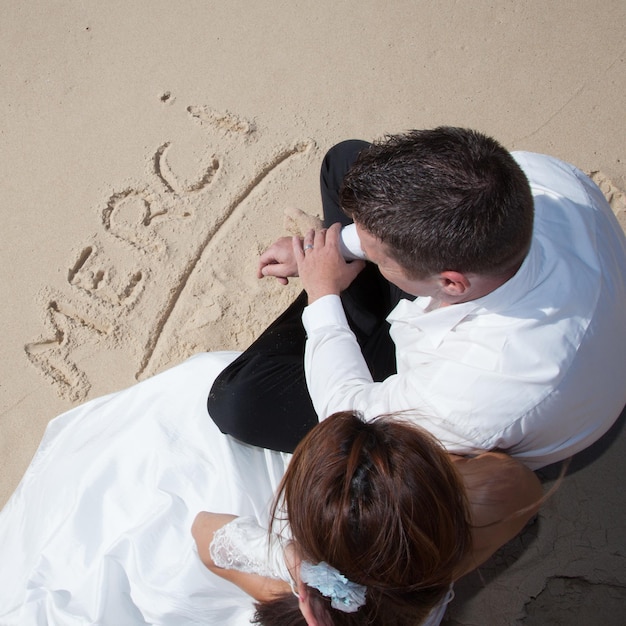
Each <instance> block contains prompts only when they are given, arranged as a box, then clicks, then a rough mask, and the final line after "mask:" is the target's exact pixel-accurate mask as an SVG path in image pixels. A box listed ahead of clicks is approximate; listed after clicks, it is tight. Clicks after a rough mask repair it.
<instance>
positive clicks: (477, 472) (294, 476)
mask: <svg viewBox="0 0 626 626" xmlns="http://www.w3.org/2000/svg"><path fill="white" fill-rule="evenodd" d="M455 460H456V461H460V460H459V459H454V458H453V457H451V456H450V455H448V454H447V453H446V452H445V450H444V449H443V448H442V447H441V445H440V444H439V443H438V442H437V441H436V440H435V439H434V438H433V437H431V436H430V435H428V433H426V432H424V431H423V430H422V429H420V428H418V427H416V426H414V425H412V424H411V423H410V422H405V421H402V420H401V419H399V418H397V417H391V416H386V417H381V418H378V419H376V420H374V421H370V422H367V423H366V422H364V421H362V420H361V419H360V418H359V417H358V416H356V415H355V414H353V413H351V412H345V413H337V414H335V415H332V416H330V417H329V418H327V419H326V420H324V421H323V422H321V423H320V424H319V425H318V426H316V427H315V428H314V429H313V430H312V431H311V432H310V433H309V434H308V435H307V436H306V437H305V439H304V440H303V441H302V442H301V444H300V445H299V446H298V447H297V449H296V451H295V452H294V456H293V459H292V461H291V463H290V465H289V467H288V468H287V471H286V474H285V476H284V478H283V480H282V482H281V485H280V488H279V490H278V494H277V498H276V501H275V505H274V509H273V513H274V514H273V520H274V526H276V522H281V521H285V520H288V527H289V530H290V532H291V535H292V541H291V542H286V541H285V540H284V539H282V540H281V536H282V535H283V534H284V533H280V534H272V535H269V536H268V535H267V533H266V532H265V531H264V530H263V529H261V528H260V527H258V526H256V525H255V524H254V522H253V521H250V520H245V519H242V518H233V517H232V516H224V515H216V514H212V513H206V512H203V513H200V514H199V515H198V516H197V517H196V520H195V521H194V526H193V535H194V538H195V540H196V543H197V546H198V552H199V554H200V557H201V558H202V560H203V562H204V563H205V564H206V565H207V567H208V568H209V569H210V570H211V571H213V572H215V573H217V574H218V575H221V576H223V577H224V578H226V579H227V580H230V581H231V582H234V583H235V584H237V585H239V586H240V587H241V588H242V589H244V590H246V591H247V592H248V593H250V594H251V595H253V596H255V597H256V598H257V599H259V600H260V601H261V602H259V604H258V605H257V608H258V611H257V615H256V619H257V622H258V623H261V624H280V625H283V624H284V625H289V626H296V625H300V624H309V625H313V624H324V625H326V624H345V625H350V624H355V625H356V624H370V625H372V626H373V625H376V624H380V625H385V626H393V625H394V624H397V625H400V624H422V623H426V624H429V625H434V624H438V623H439V621H440V619H441V617H442V615H443V613H444V611H445V606H446V604H447V601H448V600H449V598H450V595H451V594H450V593H449V590H450V586H451V583H452V582H453V581H454V580H455V579H457V578H458V577H459V576H461V575H462V574H463V573H465V572H466V571H467V570H469V569H472V568H473V567H474V566H475V565H476V559H477V558H485V556H487V555H486V553H485V551H484V550H485V548H486V544H485V543H484V541H482V539H481V536H480V534H481V532H482V531H480V530H478V529H476V530H475V533H476V534H475V538H476V539H477V540H478V543H477V546H476V548H477V551H476V552H473V550H472V526H471V520H470V515H471V510H472V509H471V508H470V505H469V504H468V502H467V499H466V488H465V485H464V482H463V478H462V474H463V473H465V474H466V475H467V476H468V477H469V478H468V484H471V485H472V494H473V497H474V498H475V499H476V501H477V502H476V504H475V507H476V514H477V515H480V508H481V506H484V505H485V502H484V498H485V497H487V496H488V497H491V498H496V499H498V493H497V491H498V490H497V489H494V486H495V483H493V484H491V485H490V486H488V487H486V488H485V487H481V486H480V485H486V484H488V483H489V480H488V478H487V477H488V475H493V474H492V472H493V471H494V470H496V471H498V470H504V472H505V473H506V474H507V475H508V477H509V478H512V477H513V474H514V473H515V471H517V465H516V464H515V463H511V462H510V460H509V459H508V457H505V456H504V455H497V454H490V455H487V456H485V457H484V458H483V460H476V461H475V462H473V465H471V466H470V465H469V464H467V463H465V462H461V463H462V464H461V465H459V467H461V468H462V469H461V471H460V472H459V471H457V468H456V467H455V465H456V463H455ZM470 467H471V470H470V469H469V468H470ZM513 468H516V469H515V470H513ZM521 471H522V474H520V476H522V475H526V474H525V470H523V469H522V470H521ZM477 480H478V482H476V481H477ZM528 482H529V483H530V484H532V481H528ZM520 484H525V481H521V483H520ZM500 487H504V485H503V484H500V485H499V486H498V488H500ZM527 496H528V497H530V498H533V497H534V498H539V494H538V493H528V494H527ZM499 501H500V503H501V502H502V499H499ZM489 502H490V504H489V506H493V505H494V502H495V501H494V500H493V499H492V500H490V501H489ZM279 510H280V511H281V513H277V511H279ZM500 512H501V513H502V512H503V509H500ZM283 513H284V514H285V515H283ZM493 513H494V509H493V508H492V509H491V512H490V513H488V516H489V515H490V514H493ZM483 517H484V515H483ZM486 519H487V518H486ZM518 523H519V521H518V520H516V522H515V524H518ZM497 525H499V524H496V526H497ZM504 525H505V526H506V525H507V523H506V522H505V523H504ZM510 530H511V527H510V526H509V531H510ZM492 531H493V528H491V529H490V532H489V537H490V539H489V541H492V540H493V535H492ZM499 532H502V529H500V531H499ZM253 537H254V538H255V539H256V543H257V545H256V548H254V549H253V548H252V545H253V544H254V543H255V541H254V540H253ZM268 538H269V545H268V542H267V541H266V540H267V539H268ZM259 574H261V576H260V575H259ZM329 578H330V580H331V583H329V580H328V579H329ZM320 581H321V584H320ZM288 585H289V586H288ZM290 587H291V589H290ZM292 592H293V593H292ZM424 620H426V621H424Z"/></svg>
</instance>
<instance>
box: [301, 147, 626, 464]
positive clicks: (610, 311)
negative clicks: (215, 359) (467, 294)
mask: <svg viewBox="0 0 626 626" xmlns="http://www.w3.org/2000/svg"><path fill="white" fill-rule="evenodd" d="M513 156H514V157H515V159H516V160H517V162H518V163H519V164H520V166H521V167H522V169H523V170H524V172H525V173H526V176H527V177H528V179H529V182H530V185H531V188H532V193H533V197H534V202H535V222H534V230H533V240H532V245H531V248H530V251H529V253H528V256H527V257H526V259H525V260H524V262H523V264H522V266H521V267H520V269H519V270H518V272H517V273H516V274H515V275H514V276H513V277H512V278H511V279H510V280H508V281H507V282H506V283H505V284H503V285H502V286H500V287H499V288H498V289H496V290H494V291H493V292H491V293H490V294H488V295H486V296H484V297H482V298H479V299H477V300H473V301H470V302H465V303H461V304H454V305H450V306H447V307H443V308H438V309H434V310H430V311H429V310H428V305H429V303H430V298H426V297H418V298H417V299H416V300H415V301H413V302H411V301H409V300H401V301H400V303H399V304H398V305H397V306H396V308H395V309H394V310H393V311H392V312H391V314H390V315H389V316H388V318H387V319H388V321H389V322H390V324H391V330H390V333H391V337H392V339H393V341H394V343H395V345H396V360H397V371H398V373H397V374H396V375H393V376H391V377H389V378H388V379H387V380H385V381H383V382H380V383H375V382H373V381H372V377H371V375H370V373H369V370H368V368H367V365H366V363H365V361H364V359H363V357H362V355H361V352H360V349H359V346H358V344H357V342H356V340H355V338H354V335H353V334H352V332H351V331H350V328H349V326H348V323H347V320H346V317H345V314H344V312H343V308H342V306H341V301H340V299H339V297H338V296H334V295H329V296H325V297H323V298H320V299H319V300H316V301H315V302H313V303H312V304H311V305H310V306H308V307H307V308H306V309H305V311H304V314H303V323H304V326H305V329H306V332H307V337H308V339H307V345H306V352H305V370H306V375H307V384H308V386H309V391H310V394H311V397H312V399H313V404H314V406H315V409H316V411H317V414H318V415H319V416H320V418H324V417H326V416H328V415H330V414H332V413H334V412H335V411H339V410H351V409H354V410H358V411H361V412H362V413H363V414H364V415H365V417H366V418H367V417H373V416H376V415H379V414H382V413H390V412H392V413H396V412H400V411H401V412H405V414H406V415H407V416H410V417H411V418H412V419H414V420H415V421H416V422H417V423H418V424H420V425H422V426H423V427H425V428H426V429H427V430H429V431H430V432H432V433H433V434H434V435H435V436H436V437H438V438H439V439H440V440H441V442H442V443H443V444H444V446H445V447H446V448H447V449H448V450H449V451H450V452H456V453H461V454H475V453H479V452H482V451H485V450H492V449H502V450H505V451H507V452H508V453H510V454H512V455H513V456H515V457H517V458H518V459H520V460H521V461H522V462H524V463H525V464H526V465H528V466H529V467H531V468H533V469H536V468H538V467H541V466H544V465H547V464H549V463H552V462H555V461H558V460H561V459H564V458H566V457H568V456H570V455H572V454H574V453H575V452H577V451H579V450H582V449H583V448H585V447H587V446H588V445H590V444H591V443H593V442H594V441H595V440H596V439H598V438H599V437H600V436H601V435H602V434H603V433H604V432H606V431H607V430H608V429H609V427H610V426H611V425H612V424H613V422H614V421H615V419H616V418H617V417H618V415H619V413H620V411H621V410H622V408H623V407H624V404H625V403H626V285H625V281H624V274H625V272H626V240H625V238H624V234H623V232H622V230H621V228H620V227H619V224H618V223H617V220H616V219H615V216H614V215H613V213H612V211H611V208H610V207H609V205H608V203H607V202H606V200H605V198H604V196H603V195H602V193H601V191H600V190H599V189H598V187H596V185H595V184H594V183H593V182H592V181H591V180H589V179H588V178H587V177H586V176H585V175H584V174H583V173H582V172H580V171H579V170H577V169H576V168H575V167H573V166H572V165H569V164H567V163H564V162H562V161H559V160H557V159H554V158H552V157H549V156H545V155H540V154H533V153H528V152H517V153H513ZM344 231H346V232H345V235H346V236H345V237H344V244H345V245H346V246H347V247H348V248H351V250H352V253H353V254H352V256H353V257H356V256H359V255H360V254H362V253H360V251H359V249H358V238H356V240H355V236H354V235H355V234H354V232H353V231H354V226H348V227H346V228H345V229H344Z"/></svg>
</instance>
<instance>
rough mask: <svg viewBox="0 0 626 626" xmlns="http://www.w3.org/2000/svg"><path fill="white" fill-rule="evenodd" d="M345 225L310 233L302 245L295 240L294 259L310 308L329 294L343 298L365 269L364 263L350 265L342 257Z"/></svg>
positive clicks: (293, 243)
mask: <svg viewBox="0 0 626 626" xmlns="http://www.w3.org/2000/svg"><path fill="white" fill-rule="evenodd" d="M340 233H341V224H333V225H332V226H331V227H330V228H329V229H327V230H317V231H316V230H310V231H309V232H308V233H307V234H306V235H305V237H304V240H303V241H301V240H300V238H299V237H293V239H292V247H293V256H294V258H295V261H296V263H297V271H298V275H299V276H300V279H301V280H302V286H303V287H304V289H305V291H306V292H307V294H308V296H309V304H311V303H312V302H314V301H315V300H317V299H318V298H321V297H322V296H327V295H329V294H335V295H339V294H340V293H341V292H342V291H343V290H344V289H346V288H347V287H348V286H349V285H350V283H351V282H352V281H353V280H354V279H355V278H356V277H357V275H358V274H359V272H360V271H361V270H362V269H363V268H364V267H365V262H364V261H351V262H346V261H345V260H344V258H343V256H342V255H341V251H340V247H339V236H340Z"/></svg>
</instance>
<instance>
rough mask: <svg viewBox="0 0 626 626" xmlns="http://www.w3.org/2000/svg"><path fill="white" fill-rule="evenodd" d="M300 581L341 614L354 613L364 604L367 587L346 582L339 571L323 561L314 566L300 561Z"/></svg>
mask: <svg viewBox="0 0 626 626" xmlns="http://www.w3.org/2000/svg"><path fill="white" fill-rule="evenodd" d="M300 579H301V580H302V582H305V583H306V584H307V585H309V586H310V587H314V588H315V589H317V590H318V591H319V592H320V593H321V594H322V595H323V596H326V597H327V598H330V606H332V607H333V609H337V610H338V611H342V612H343V613H354V612H355V611H358V610H359V609H360V608H361V607H362V606H363V605H364V604H365V594H366V592H367V587H365V586H364V585H359V584H358V583H353V582H352V581H350V580H348V579H347V578H346V577H345V576H344V575H343V574H342V573H341V572H339V570H336V569H335V568H334V567H332V565H328V563H326V562H324V561H321V562H320V563H317V564H316V565H314V564H313V563H309V562H308V561H302V562H301V563H300Z"/></svg>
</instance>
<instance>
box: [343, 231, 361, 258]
mask: <svg viewBox="0 0 626 626" xmlns="http://www.w3.org/2000/svg"><path fill="white" fill-rule="evenodd" d="M339 247H340V249H341V254H342V256H343V258H344V259H346V260H347V261H354V260H355V259H365V253H364V252H363V250H361V241H360V240H359V236H358V235H357V232H356V226H355V225H354V224H348V225H347V226H345V227H344V228H343V229H342V230H341V237H340V239H339Z"/></svg>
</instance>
